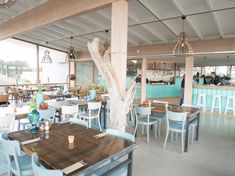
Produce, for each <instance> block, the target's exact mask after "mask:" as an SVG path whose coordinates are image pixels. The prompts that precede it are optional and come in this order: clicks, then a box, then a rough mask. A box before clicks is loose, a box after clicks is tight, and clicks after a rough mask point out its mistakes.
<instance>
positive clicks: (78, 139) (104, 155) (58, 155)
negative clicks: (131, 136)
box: [9, 123, 136, 175]
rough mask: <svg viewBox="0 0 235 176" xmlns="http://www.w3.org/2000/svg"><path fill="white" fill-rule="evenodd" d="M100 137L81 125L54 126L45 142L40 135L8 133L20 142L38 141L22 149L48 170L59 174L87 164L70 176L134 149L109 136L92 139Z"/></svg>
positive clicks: (131, 144)
mask: <svg viewBox="0 0 235 176" xmlns="http://www.w3.org/2000/svg"><path fill="white" fill-rule="evenodd" d="M99 133H101V132H100V131H97V130H95V129H91V128H89V129H87V128H85V127H83V126H80V125H76V124H70V123H63V124H62V123H61V124H53V125H52V126H51V128H50V132H49V133H48V137H46V138H45V136H43V135H45V133H44V134H43V133H42V132H40V131H38V132H37V133H31V132H30V131H29V130H27V129H26V130H22V131H17V132H12V133H9V138H10V139H11V140H18V141H20V142H23V141H27V140H31V139H34V138H38V137H41V140H39V141H37V142H34V143H29V144H25V145H21V146H22V149H23V150H24V151H25V152H26V153H27V154H29V155H31V154H32V152H37V154H38V156H39V159H40V161H41V162H43V163H45V164H46V166H47V167H49V168H54V169H61V170H62V169H64V168H66V167H68V166H71V165H73V164H75V163H77V162H79V161H82V160H83V161H84V162H85V163H87V165H86V166H84V167H82V168H80V169H78V170H77V171H75V172H73V173H71V174H74V173H78V172H79V173H80V172H81V171H82V172H85V170H87V169H88V168H89V169H88V170H90V169H91V167H93V166H94V164H95V165H96V166H94V167H98V166H100V165H102V164H104V163H105V162H107V160H108V161H109V160H112V157H117V155H120V154H121V153H123V152H128V151H133V150H134V149H135V148H136V144H135V143H133V142H131V141H127V140H124V139H122V138H118V137H114V136H110V135H106V136H103V137H100V138H95V137H94V136H95V135H97V134H99ZM69 135H74V137H75V140H74V143H73V144H69V143H68V136H69ZM96 169H97V168H96ZM71 174H69V175H71Z"/></svg>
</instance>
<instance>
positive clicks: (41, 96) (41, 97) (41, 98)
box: [36, 92, 44, 106]
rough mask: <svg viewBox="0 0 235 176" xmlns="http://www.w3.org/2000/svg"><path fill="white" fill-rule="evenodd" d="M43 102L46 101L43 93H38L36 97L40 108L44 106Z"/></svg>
mask: <svg viewBox="0 0 235 176" xmlns="http://www.w3.org/2000/svg"><path fill="white" fill-rule="evenodd" d="M43 101H44V95H43V93H41V92H38V93H37V95H36V102H37V104H38V106H40V104H42V102H43Z"/></svg>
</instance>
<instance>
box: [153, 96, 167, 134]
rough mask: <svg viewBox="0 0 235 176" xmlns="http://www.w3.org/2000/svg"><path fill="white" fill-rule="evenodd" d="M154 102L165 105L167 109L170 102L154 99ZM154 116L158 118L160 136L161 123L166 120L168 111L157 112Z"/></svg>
mask: <svg viewBox="0 0 235 176" xmlns="http://www.w3.org/2000/svg"><path fill="white" fill-rule="evenodd" d="M152 103H156V104H161V105H163V106H165V109H167V107H168V102H166V101H158V100H153V101H152ZM155 114H156V113H155ZM152 117H153V118H156V119H157V120H158V136H160V133H161V123H162V120H165V118H166V113H157V114H156V115H154V116H152Z"/></svg>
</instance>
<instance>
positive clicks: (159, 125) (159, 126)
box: [158, 120, 162, 136]
mask: <svg viewBox="0 0 235 176" xmlns="http://www.w3.org/2000/svg"><path fill="white" fill-rule="evenodd" d="M161 122H162V120H159V121H158V123H159V124H158V136H160V135H161V134H160V133H161Z"/></svg>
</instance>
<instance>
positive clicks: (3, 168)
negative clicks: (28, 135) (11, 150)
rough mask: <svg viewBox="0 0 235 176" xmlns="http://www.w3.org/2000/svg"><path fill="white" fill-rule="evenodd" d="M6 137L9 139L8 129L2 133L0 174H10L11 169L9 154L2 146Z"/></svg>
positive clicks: (0, 138)
mask: <svg viewBox="0 0 235 176" xmlns="http://www.w3.org/2000/svg"><path fill="white" fill-rule="evenodd" d="M4 139H5V140H8V135H7V132H6V131H4V132H3V133H1V134H0V175H3V174H6V175H10V170H9V169H8V167H7V156H6V154H5V152H4V150H3V146H2V140H4Z"/></svg>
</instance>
